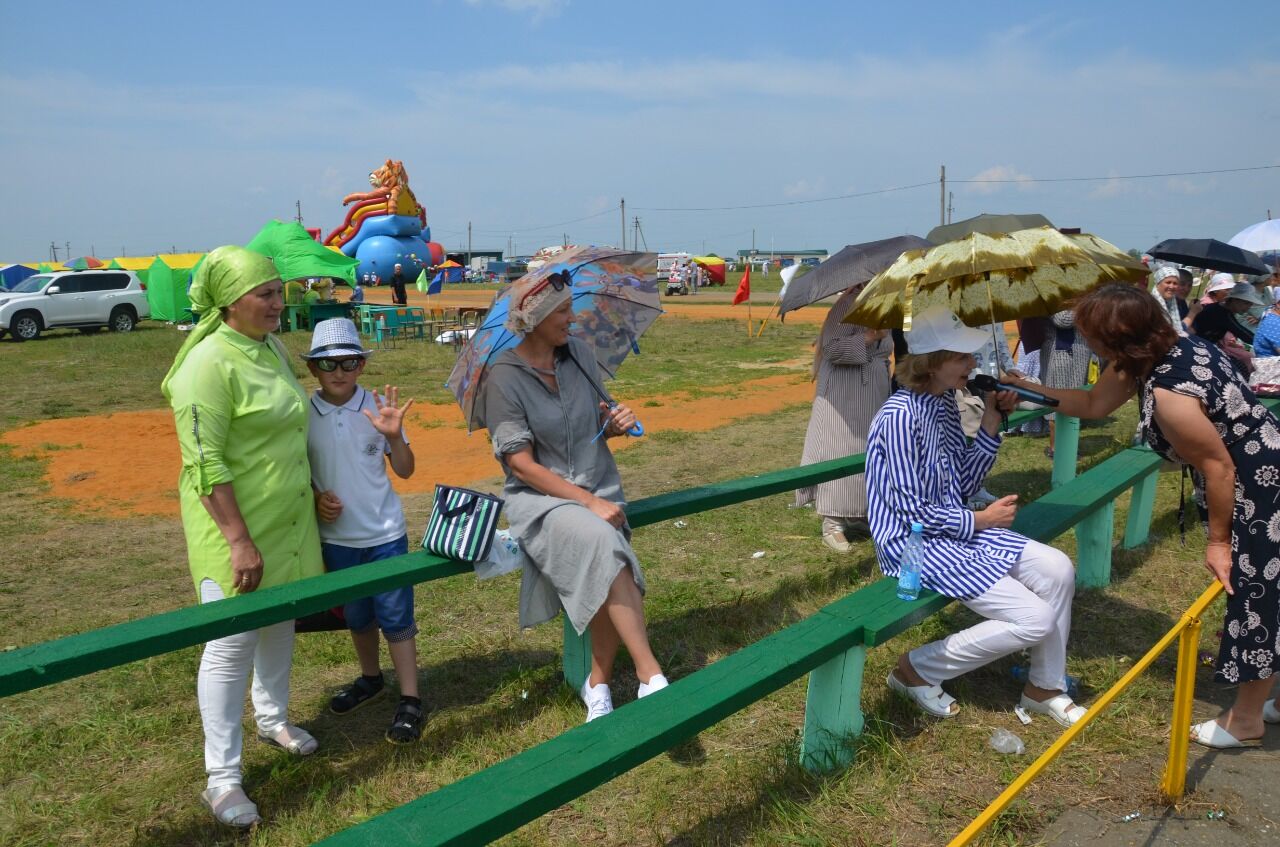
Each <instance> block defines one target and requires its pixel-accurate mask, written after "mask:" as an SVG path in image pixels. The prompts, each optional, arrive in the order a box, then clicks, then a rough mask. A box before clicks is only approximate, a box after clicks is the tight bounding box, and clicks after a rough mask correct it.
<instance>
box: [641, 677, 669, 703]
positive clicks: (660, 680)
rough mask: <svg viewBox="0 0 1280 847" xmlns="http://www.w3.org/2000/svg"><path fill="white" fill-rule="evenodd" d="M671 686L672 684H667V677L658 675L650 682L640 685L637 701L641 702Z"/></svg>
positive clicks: (651, 678) (650, 679) (650, 678)
mask: <svg viewBox="0 0 1280 847" xmlns="http://www.w3.org/2000/svg"><path fill="white" fill-rule="evenodd" d="M669 684H670V683H668V682H667V678H666V677H665V676H663V675H662V674H660V673H656V674H654V675H653V676H651V677H649V681H648V682H642V683H640V687H639V688H637V689H636V699H637V700H639V699H640V698H641V697H648V696H649V695H650V694H652V693H653V692H655V691H661V690H662V689H664V688H666V687H667V686H668V685H669Z"/></svg>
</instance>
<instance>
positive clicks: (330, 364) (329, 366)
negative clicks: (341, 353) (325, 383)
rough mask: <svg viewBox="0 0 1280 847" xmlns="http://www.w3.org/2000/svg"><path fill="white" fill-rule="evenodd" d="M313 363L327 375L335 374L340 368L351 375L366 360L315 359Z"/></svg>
mask: <svg viewBox="0 0 1280 847" xmlns="http://www.w3.org/2000/svg"><path fill="white" fill-rule="evenodd" d="M312 361H314V362H315V363H316V367H317V368H319V369H320V370H322V371H324V372H325V373H333V372H334V371H336V370H337V369H338V367H339V366H341V367H342V369H343V370H344V371H346V372H347V373H351V372H352V371H354V370H355V369H356V368H358V367H360V365H361V364H363V363H364V359H313V360H312Z"/></svg>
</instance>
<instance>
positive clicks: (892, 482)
mask: <svg viewBox="0 0 1280 847" xmlns="http://www.w3.org/2000/svg"><path fill="white" fill-rule="evenodd" d="M911 420H912V415H911V413H910V410H909V409H907V408H903V407H898V408H894V409H889V408H887V407H886V408H885V409H883V410H882V413H881V414H880V415H879V417H878V418H877V421H876V423H877V427H876V430H875V432H874V433H873V435H872V438H873V439H875V440H877V441H879V442H880V443H879V444H878V445H877V446H878V447H879V448H880V449H878V450H877V453H879V454H880V457H881V458H882V460H883V469H882V471H881V473H880V476H882V477H883V478H882V479H881V480H880V481H879V482H880V484H879V485H878V486H877V487H878V488H879V489H880V490H879V491H878V492H877V493H878V494H879V495H880V496H881V497H883V498H884V499H885V501H886V503H887V505H888V506H889V507H890V508H891V509H892V510H893V511H894V512H896V513H898V514H899V515H901V516H902V518H903V520H904V521H905V522H907V523H910V522H912V521H914V522H917V523H919V524H920V525H921V526H923V527H924V533H925V536H926V537H928V536H939V535H941V536H947V537H950V538H955V539H958V540H961V541H967V540H969V539H970V538H972V537H973V512H971V511H969V510H968V509H964V508H957V507H950V506H944V505H942V504H940V503H936V502H932V501H931V500H930V499H929V498H928V497H927V496H926V494H925V492H923V491H922V490H921V480H920V474H919V470H918V469H919V467H920V464H921V456H920V450H919V445H917V443H916V439H915V437H914V434H913V433H912V431H911ZM993 460H994V454H993ZM987 466H988V467H990V464H989V463H988V465H987Z"/></svg>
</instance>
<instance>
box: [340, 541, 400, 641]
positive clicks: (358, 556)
mask: <svg viewBox="0 0 1280 847" xmlns="http://www.w3.org/2000/svg"><path fill="white" fill-rule="evenodd" d="M320 551H321V553H322V554H323V555H324V566H325V570H329V571H340V570H343V569H344V568H353V567H355V566H356V565H363V564H366V563H368V562H376V561H378V560H379V559H390V558H391V557H392V556H403V555H404V554H405V553H408V552H409V536H408V535H402V536H400V537H399V538H397V539H396V540H395V541H388V542H387V543H386V544H378V545H375V546H373V547H343V546H342V545H340V544H325V543H321V545H320ZM342 613H343V615H344V616H345V617H346V619H347V628H348V629H350V630H351V631H352V632H364V631H365V630H366V629H368V628H369V627H371V626H373V625H374V624H375V623H376V624H377V625H378V627H379V628H380V629H381V630H382V634H383V635H384V636H386V639H387V641H389V642H394V641H408V640H409V639H410V638H413V637H414V636H415V635H417V634H418V625H417V623H415V622H414V619H413V586H412V585H406V586H405V587H403V588H395V589H392V590H391V591H384V592H383V593H381V594H375V595H373V596H372V597H363V598H361V599H359V600H355V601H353V602H351V603H347V604H345V605H344V606H343V607H342Z"/></svg>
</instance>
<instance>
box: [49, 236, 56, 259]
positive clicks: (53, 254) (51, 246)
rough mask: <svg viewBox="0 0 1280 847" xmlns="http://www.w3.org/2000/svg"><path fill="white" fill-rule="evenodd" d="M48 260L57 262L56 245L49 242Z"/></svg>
mask: <svg viewBox="0 0 1280 847" xmlns="http://www.w3.org/2000/svg"><path fill="white" fill-rule="evenodd" d="M49 258H50V259H52V260H53V261H55V262H56V261H58V245H57V244H54V243H53V242H52V241H50V242H49Z"/></svg>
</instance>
